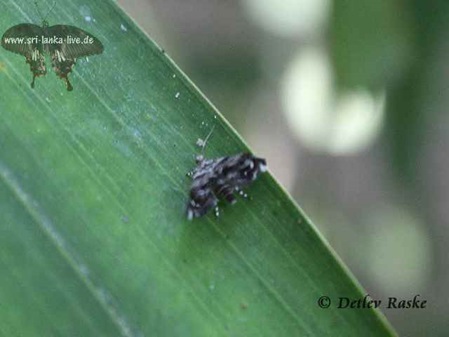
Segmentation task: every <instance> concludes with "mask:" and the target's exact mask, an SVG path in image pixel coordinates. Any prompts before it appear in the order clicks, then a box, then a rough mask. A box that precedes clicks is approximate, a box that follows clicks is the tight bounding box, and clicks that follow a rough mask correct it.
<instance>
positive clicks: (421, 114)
mask: <svg viewBox="0 0 449 337" xmlns="http://www.w3.org/2000/svg"><path fill="white" fill-rule="evenodd" d="M118 2H119V4H120V5H121V6H122V7H123V8H124V9H125V10H126V11H127V12H128V13H129V14H130V15H131V16H132V17H133V18H134V19H135V20H136V21H137V22H138V24H139V25H140V26H141V27H142V28H143V29H144V30H145V31H146V32H147V33H148V34H149V35H150V36H151V37H152V38H153V39H155V40H156V41H157V42H158V43H159V45H160V46H161V47H162V48H164V49H165V50H166V52H167V53H168V54H169V55H170V56H171V57H172V58H173V59H174V61H175V62H176V63H177V64H178V65H179V66H180V67H181V68H182V69H183V70H184V71H185V72H186V73H187V75H188V76H189V77H190V78H191V79H192V80H193V82H194V83H195V84H196V85H197V86H198V87H199V88H200V90H202V91H203V92H204V93H205V94H206V96H207V97H208V98H209V99H210V100H211V101H212V102H213V103H214V104H215V105H216V106H217V107H218V108H219V109H220V111H221V112H222V113H223V114H224V115H225V116H226V118H228V120H229V121H230V122H231V123H232V125H233V126H234V127H235V128H236V129H237V130H238V131H239V132H240V133H241V134H242V135H243V137H244V138H245V139H246V140H247V141H248V142H249V144H250V145H251V146H252V148H253V149H254V151H255V152H256V153H257V154H258V155H259V156H262V157H266V158H267V160H268V163H269V166H270V169H271V171H272V172H273V174H274V175H275V176H276V177H277V178H278V179H279V180H280V181H281V183H282V184H283V185H284V186H285V188H286V189H287V190H288V191H289V192H290V193H291V194H292V195H293V197H294V198H295V199H296V200H297V202H298V203H299V204H300V205H301V206H302V208H303V209H304V210H305V211H306V212H307V213H308V215H309V216H310V217H311V218H312V219H313V220H314V221H315V223H316V224H317V226H318V227H319V229H320V230H321V232H322V233H323V234H324V236H325V238H326V239H327V240H328V241H329V242H330V244H331V245H332V246H333V247H334V248H335V250H336V251H337V252H338V254H339V255H340V256H341V257H342V258H343V260H344V261H345V262H346V264H347V265H348V266H349V267H350V269H351V270H352V271H353V273H354V274H355V275H356V277H357V278H358V279H359V280H360V282H361V283H362V285H363V286H364V287H365V289H366V290H367V292H368V293H369V294H370V295H371V297H372V298H374V299H382V300H384V301H386V300H387V298H388V297H390V296H394V297H398V298H401V299H411V298H413V296H414V295H417V294H419V295H420V297H421V298H424V299H426V300H427V308H426V309H419V310H418V309H397V310H393V309H389V310H388V309H383V312H384V314H385V315H386V316H387V318H388V319H389V320H390V321H391V323H392V324H393V326H394V327H395V328H396V329H397V331H398V333H399V334H400V335H403V336H447V334H448V333H449V329H448V323H447V317H448V315H449V312H448V305H447V304H448V298H449V290H448V288H447V286H446V285H447V284H449V272H448V270H449V269H448V268H447V265H448V263H447V262H448V259H447V254H448V253H447V250H446V246H447V245H448V243H449V230H448V226H447V225H448V220H447V219H448V218H449V207H447V199H448V195H449V180H448V173H447V169H446V168H447V167H448V166H449V157H448V156H447V154H446V151H447V144H448V139H449V133H448V132H447V130H448V125H449V124H448V119H449V117H448V114H447V112H446V106H447V103H448V99H449V76H448V75H449V66H448V65H447V59H448V56H449V42H448V41H449V39H448V36H449V30H448V29H447V28H448V26H449V2H448V1H443V0H430V1H418V0H411V1H399V0H390V1H369V0H345V1H343V0H335V1H330V0H284V1H270V0H240V1H237V0H234V1H223V0H185V1H179V0H120V1H118Z"/></svg>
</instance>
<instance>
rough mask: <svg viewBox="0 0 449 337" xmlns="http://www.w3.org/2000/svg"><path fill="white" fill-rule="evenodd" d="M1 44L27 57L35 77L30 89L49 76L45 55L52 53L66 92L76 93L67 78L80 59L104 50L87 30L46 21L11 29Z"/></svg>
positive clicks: (53, 65) (55, 67)
mask: <svg viewBox="0 0 449 337" xmlns="http://www.w3.org/2000/svg"><path fill="white" fill-rule="evenodd" d="M50 11H51V10H50ZM47 15H48V14H47ZM1 44H2V47H3V48H5V49H6V50H8V51H10V52H13V53H16V54H20V55H23V56H25V60H26V63H28V64H29V65H30V70H31V72H32V74H33V80H32V81H31V88H34V82H35V79H36V77H40V76H45V75H46V74H47V68H46V65H45V56H44V55H45V54H49V55H50V58H51V65H52V68H53V70H54V71H55V73H56V75H57V76H59V77H60V78H61V79H62V80H64V82H65V84H66V88H67V91H72V90H73V87H72V84H71V83H70V81H69V78H68V75H69V73H70V72H71V71H72V68H73V66H74V65H75V64H76V60H77V58H80V57H85V56H89V55H95V54H101V53H102V52H103V50H104V47H103V44H102V43H101V41H100V40H98V39H97V38H96V37H95V36H93V35H92V34H90V33H88V32H86V31H85V30H82V29H80V28H78V27H74V26H69V25H54V26H50V25H49V24H48V22H47V21H46V20H45V19H43V21H42V26H38V25H35V24H31V23H21V24H18V25H16V26H13V27H11V28H9V29H8V30H7V31H6V32H5V33H4V34H3V36H2V39H1Z"/></svg>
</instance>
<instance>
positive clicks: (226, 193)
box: [215, 185, 237, 205]
mask: <svg viewBox="0 0 449 337" xmlns="http://www.w3.org/2000/svg"><path fill="white" fill-rule="evenodd" d="M215 192H216V194H217V195H218V196H221V197H223V198H225V200H226V201H227V202H229V203H230V204H231V205H232V204H235V203H236V202H237V199H235V197H234V194H233V193H234V189H233V188H232V187H231V186H229V185H221V186H218V188H217V189H216V191H215Z"/></svg>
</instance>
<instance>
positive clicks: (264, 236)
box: [0, 0, 394, 337]
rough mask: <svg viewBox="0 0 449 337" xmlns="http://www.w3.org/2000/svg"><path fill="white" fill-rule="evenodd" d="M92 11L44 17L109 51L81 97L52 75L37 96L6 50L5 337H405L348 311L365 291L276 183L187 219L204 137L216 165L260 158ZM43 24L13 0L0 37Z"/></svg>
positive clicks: (77, 2) (80, 69)
mask: <svg viewBox="0 0 449 337" xmlns="http://www.w3.org/2000/svg"><path fill="white" fill-rule="evenodd" d="M85 3H86V2H85V1H84V2H83V1H81V0H72V1H68V2H65V3H64V5H62V4H61V3H57V4H56V6H55V8H54V10H53V11H52V12H51V14H50V15H49V16H48V18H47V19H48V21H49V22H50V25H52V24H72V25H75V26H77V27H79V28H81V29H85V30H87V31H89V32H90V33H92V34H93V35H95V36H96V37H98V38H99V39H100V40H101V41H102V42H103V44H104V46H105V51H104V53H103V54H102V55H98V56H93V57H89V60H88V61H87V60H86V59H84V60H83V59H80V60H79V61H78V64H77V65H76V66H75V70H74V72H73V73H72V74H71V75H70V76H71V77H70V78H71V81H72V84H73V87H74V90H73V91H72V92H67V91H66V89H65V86H64V83H63V82H62V81H61V80H59V79H57V78H56V76H55V75H54V74H52V73H51V72H50V73H49V74H48V75H47V76H46V77H41V78H38V79H37V80H36V87H35V89H34V90H33V89H31V88H30V81H31V73H30V71H29V69H28V65H27V64H25V62H24V58H23V57H22V56H20V55H16V54H12V53H9V52H7V51H5V50H3V49H2V50H0V65H1V67H0V70H1V71H0V88H1V101H0V112H1V114H0V214H1V222H0V270H1V277H0V334H1V335H3V336H83V337H84V336H121V335H122V336H228V335H232V336H299V335H301V336H326V335H328V336H330V335H332V336H360V335H361V334H363V335H366V336H385V335H392V334H394V332H393V331H392V330H391V328H390V327H389V325H388V323H387V322H386V321H385V319H384V318H383V316H382V315H381V314H380V313H379V312H378V311H375V310H373V309H338V308H336V305H335V304H336V301H337V299H338V297H349V298H351V299H359V298H362V297H363V295H364V292H363V291H362V290H361V288H360V287H359V286H358V285H357V283H356V281H355V280H354V279H353V278H352V277H351V276H350V274H349V273H348V272H347V271H346V270H345V268H344V267H343V266H342V265H341V263H340V262H339V261H338V259H337V258H336V257H335V255H334V254H333V252H332V251H331V249H330V248H329V247H328V245H327V244H326V243H325V242H324V241H323V239H322V238H321V237H320V236H319V234H317V232H316V230H315V227H314V226H313V225H312V224H311V222H310V221H309V220H308V219H307V218H306V217H305V216H304V215H303V214H302V212H301V211H300V210H299V209H298V208H297V206H295V204H294V203H293V202H292V200H291V199H290V198H289V197H288V196H287V195H286V193H285V191H283V190H282V188H280V187H279V185H278V184H277V183H276V181H275V180H274V179H273V178H272V177H271V176H270V175H269V174H264V175H263V176H262V177H261V178H260V179H259V180H258V181H256V182H255V183H254V184H253V185H252V186H251V187H250V188H249V189H248V193H249V194H250V195H251V196H252V200H240V201H239V202H238V203H237V204H236V205H234V206H229V205H226V206H224V207H223V208H222V214H221V217H220V218H218V219H216V218H215V217H214V216H213V215H212V214H211V215H207V216H205V217H204V218H200V219H195V220H194V221H192V222H188V221H187V220H186V217H185V205H186V202H187V198H188V190H189V186H190V179H189V178H188V177H187V176H186V173H187V172H188V171H190V170H191V169H192V168H193V167H194V165H195V163H194V157H195V154H197V153H198V147H197V146H196V145H195V143H196V141H197V139H198V138H204V137H205V136H206V135H207V133H208V132H209V131H210V130H211V128H212V127H215V131H214V133H213V135H212V137H211V139H210V140H209V143H208V147H207V149H206V155H207V156H208V157H217V156H223V155H227V154H234V153H238V152H241V151H244V150H247V147H246V145H245V144H244V143H243V141H242V140H241V139H240V138H239V136H238V135H237V134H236V133H235V131H234V130H233V129H232V128H231V127H230V126H229V125H228V124H227V122H226V121H225V120H224V119H223V117H222V116H221V115H220V114H219V113H218V112H217V111H216V110H215V109H214V108H213V106H212V105H211V104H210V103H209V102H208V101H207V100H206V99H205V98H204V97H203V96H202V95H201V93H199V91H198V90H197V89H196V88H195V86H194V85H193V84H192V83H191V82H190V81H189V80H188V79H187V78H186V77H185V75H184V74H183V73H182V72H181V71H180V70H179V69H178V68H177V67H176V66H175V65H174V64H173V63H172V61H171V60H170V59H169V57H167V55H165V53H164V52H163V51H162V50H161V49H160V48H159V47H157V46H156V45H155V44H154V43H153V42H152V41H151V40H150V39H149V38H148V37H147V36H146V35H144V34H143V33H142V32H141V31H140V30H139V29H138V28H137V27H136V26H135V24H134V23H133V22H132V21H131V20H130V19H129V18H127V16H126V15H125V14H124V13H123V12H122V11H121V10H120V9H119V8H117V7H116V5H115V4H114V3H112V2H111V1H93V2H90V3H89V5H86V4H85ZM51 4H52V1H47V2H44V1H40V2H39V6H40V7H41V8H49V7H51ZM41 11H42V12H45V10H41ZM34 13H35V9H34V8H33V6H31V5H30V3H29V1H12V0H10V1H6V3H5V2H2V4H1V5H0V18H1V20H0V22H2V29H3V30H6V29H7V28H9V27H10V26H12V25H15V24H18V23H21V22H32V21H34V22H35V23H36V21H37V20H35V19H34V18H35V15H34ZM85 16H89V17H90V18H91V20H90V21H85V20H84V18H85ZM259 155H261V156H263V154H259ZM324 295H326V296H329V297H330V299H331V300H332V301H333V303H332V305H331V307H330V308H329V309H321V308H319V306H318V305H317V301H318V299H319V297H320V296H324Z"/></svg>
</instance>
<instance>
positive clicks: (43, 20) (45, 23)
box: [34, 1, 56, 28]
mask: <svg viewBox="0 0 449 337" xmlns="http://www.w3.org/2000/svg"><path fill="white" fill-rule="evenodd" d="M34 5H35V6H36V10H37V13H38V14H39V16H40V18H41V19H42V27H44V28H47V27H49V24H48V21H47V20H46V19H47V16H48V15H49V14H50V13H51V11H52V10H53V8H54V7H55V5H56V1H55V2H53V6H51V8H50V10H49V11H48V13H47V14H46V15H45V16H42V13H41V11H40V10H39V6H38V5H37V1H35V2H34Z"/></svg>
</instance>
